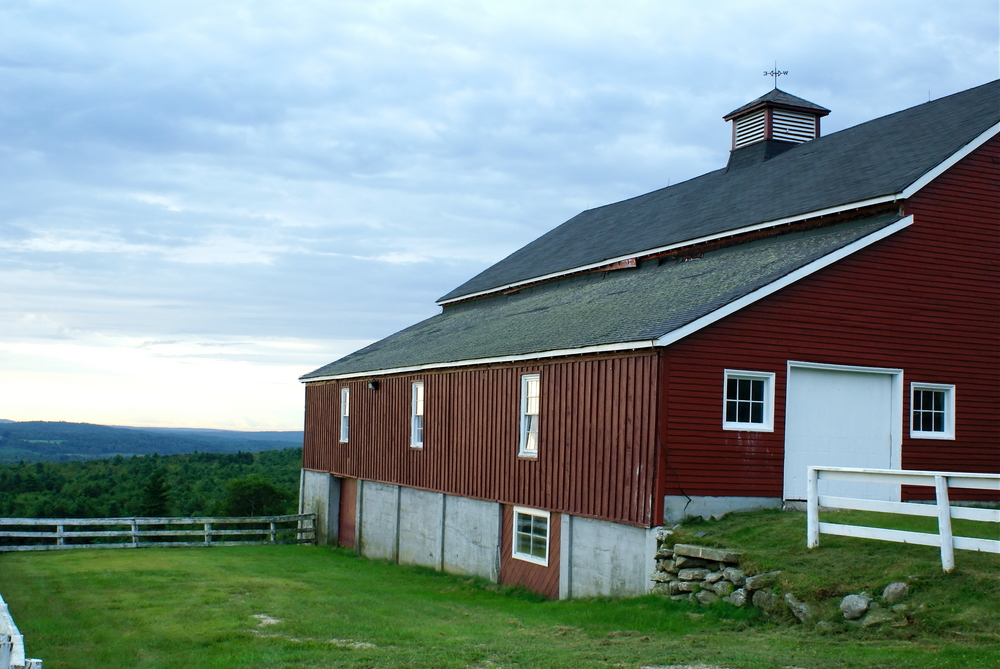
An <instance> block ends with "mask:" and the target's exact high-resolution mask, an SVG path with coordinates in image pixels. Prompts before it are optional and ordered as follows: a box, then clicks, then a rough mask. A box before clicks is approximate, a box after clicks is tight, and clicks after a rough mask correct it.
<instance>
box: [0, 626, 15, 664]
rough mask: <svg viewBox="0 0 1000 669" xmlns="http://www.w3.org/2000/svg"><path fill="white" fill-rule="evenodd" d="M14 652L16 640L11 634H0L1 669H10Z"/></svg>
mask: <svg viewBox="0 0 1000 669" xmlns="http://www.w3.org/2000/svg"><path fill="white" fill-rule="evenodd" d="M13 652H14V640H13V639H12V638H11V636H10V635H9V634H0V669H10V656H11V653H13Z"/></svg>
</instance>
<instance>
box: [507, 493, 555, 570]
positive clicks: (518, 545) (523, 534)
mask: <svg viewBox="0 0 1000 669" xmlns="http://www.w3.org/2000/svg"><path fill="white" fill-rule="evenodd" d="M513 544H514V552H513V556H514V557H515V558H517V559H518V560H525V561H527V562H534V563H535V564H540V565H542V566H543V567H548V566H549V512H548V511H538V510H537V509H526V508H524V507H522V506H515V507H514V542H513Z"/></svg>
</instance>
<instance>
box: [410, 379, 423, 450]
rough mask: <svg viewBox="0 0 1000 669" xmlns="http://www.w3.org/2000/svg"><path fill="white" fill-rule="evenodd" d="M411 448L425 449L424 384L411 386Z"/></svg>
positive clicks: (418, 382)
mask: <svg viewBox="0 0 1000 669" xmlns="http://www.w3.org/2000/svg"><path fill="white" fill-rule="evenodd" d="M410 447H411V448H423V447H424V382H423V381H414V382H413V383H411V384H410Z"/></svg>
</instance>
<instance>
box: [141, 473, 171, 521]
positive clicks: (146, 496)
mask: <svg viewBox="0 0 1000 669" xmlns="http://www.w3.org/2000/svg"><path fill="white" fill-rule="evenodd" d="M169 495H170V484H168V483H167V479H166V475H165V474H164V473H163V470H162V469H157V470H155V471H153V473H152V474H150V475H149V479H147V481H146V485H145V486H144V487H143V489H142V501H141V503H140V506H139V514H140V515H142V516H168V515H170V497H169Z"/></svg>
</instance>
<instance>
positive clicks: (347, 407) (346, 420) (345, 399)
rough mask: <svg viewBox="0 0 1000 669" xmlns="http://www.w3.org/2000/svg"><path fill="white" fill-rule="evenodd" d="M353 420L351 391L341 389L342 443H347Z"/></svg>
mask: <svg viewBox="0 0 1000 669" xmlns="http://www.w3.org/2000/svg"><path fill="white" fill-rule="evenodd" d="M350 419H351V389H350V388H341V389H340V443H342V444H346V443H347V434H348V430H349V428H350Z"/></svg>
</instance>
